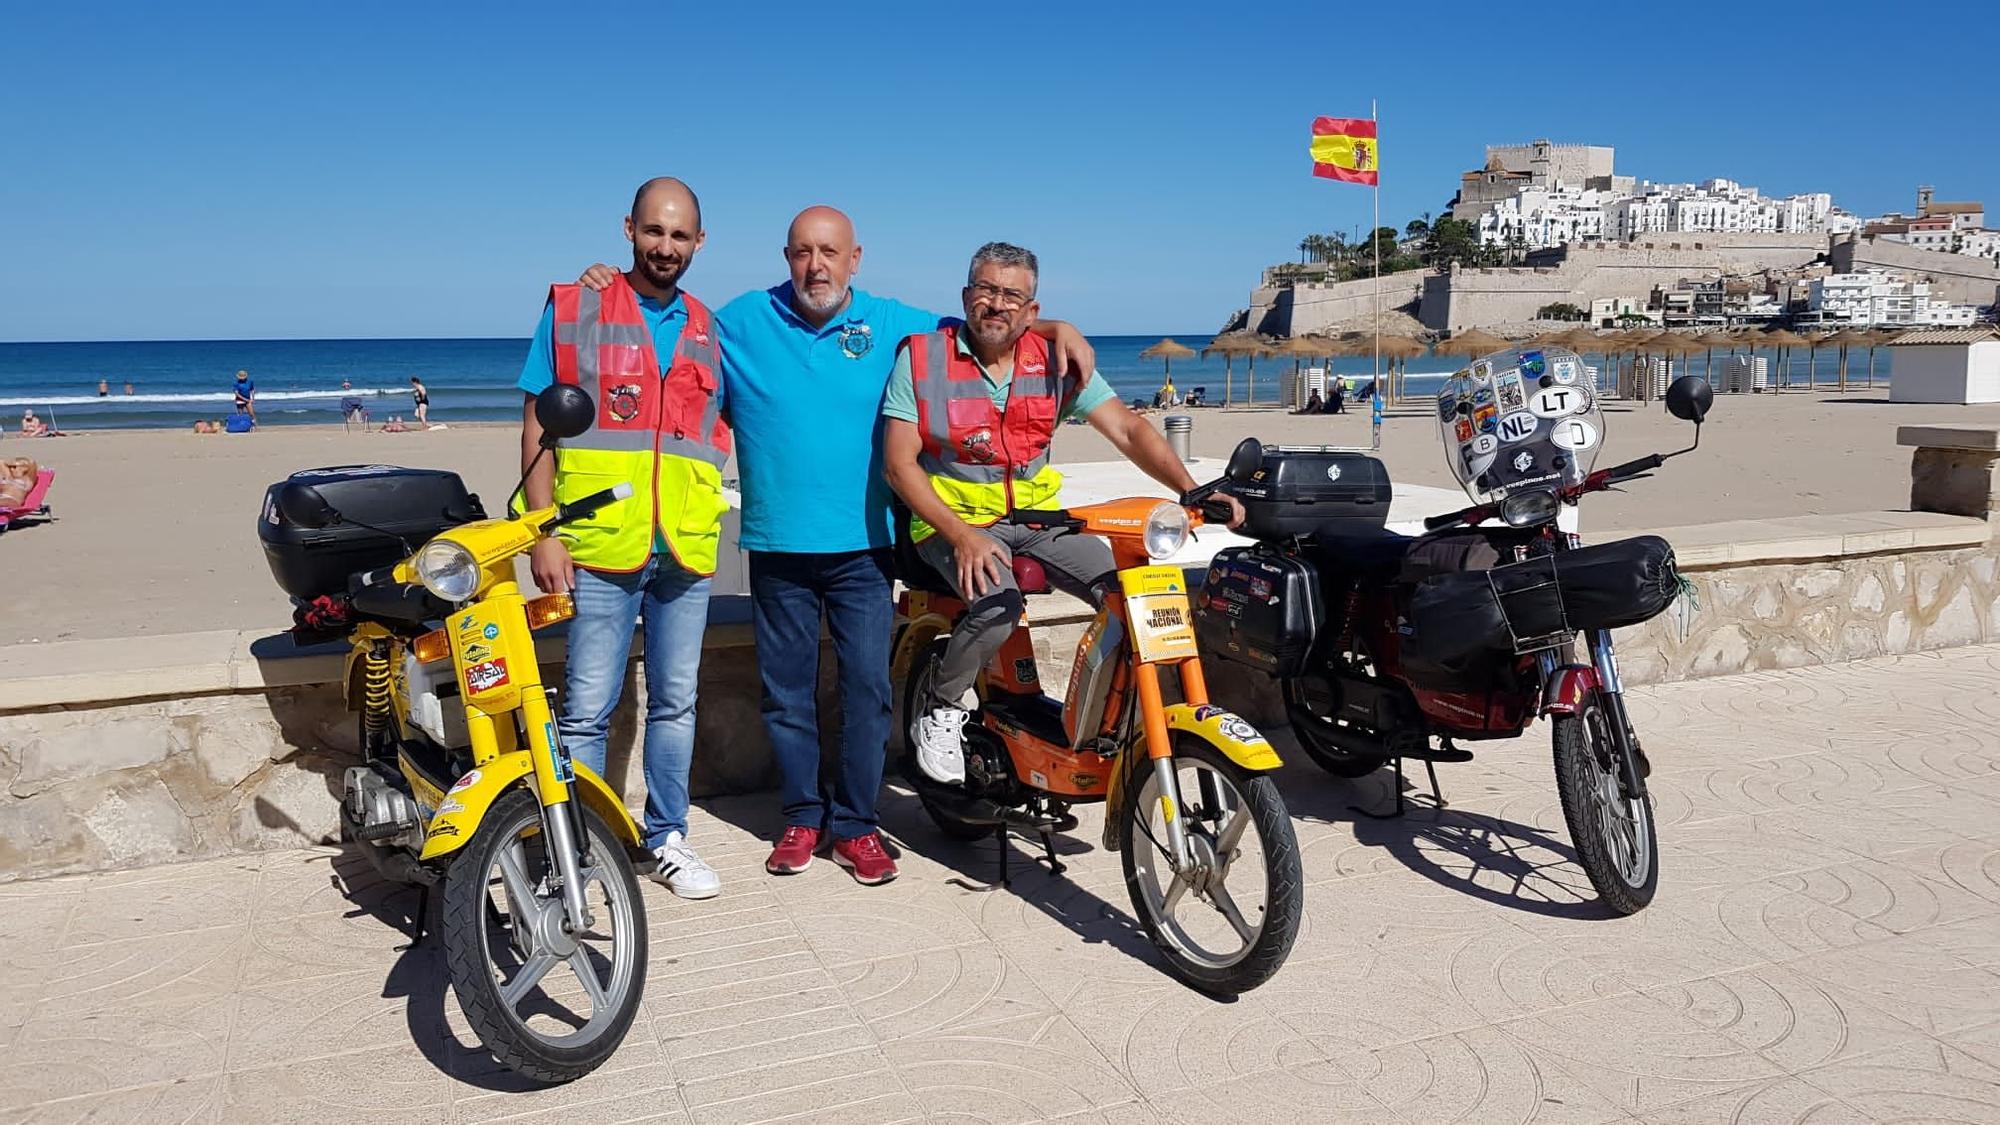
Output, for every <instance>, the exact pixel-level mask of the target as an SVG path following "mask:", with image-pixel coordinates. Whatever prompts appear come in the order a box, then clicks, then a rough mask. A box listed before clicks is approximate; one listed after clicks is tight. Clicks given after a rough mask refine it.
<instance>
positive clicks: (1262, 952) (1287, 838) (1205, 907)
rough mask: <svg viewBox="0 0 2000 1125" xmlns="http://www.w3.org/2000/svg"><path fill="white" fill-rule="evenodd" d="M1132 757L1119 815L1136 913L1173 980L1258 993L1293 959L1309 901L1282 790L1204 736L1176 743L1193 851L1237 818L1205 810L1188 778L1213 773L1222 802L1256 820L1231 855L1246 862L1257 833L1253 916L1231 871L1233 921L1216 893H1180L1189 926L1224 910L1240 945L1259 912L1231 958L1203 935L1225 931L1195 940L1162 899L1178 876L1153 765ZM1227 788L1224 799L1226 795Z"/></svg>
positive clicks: (1220, 991)
mask: <svg viewBox="0 0 2000 1125" xmlns="http://www.w3.org/2000/svg"><path fill="white" fill-rule="evenodd" d="M1127 753H1129V754H1134V755H1137V757H1136V758H1135V759H1134V761H1133V764H1132V766H1131V767H1130V768H1132V769H1134V770H1135V771H1136V772H1135V773H1134V775H1133V776H1131V777H1130V778H1128V779H1127V782H1128V784H1127V790H1126V797H1125V803H1124V806H1123V807H1122V808H1120V809H1118V810H1117V813H1116V815H1118V816H1119V817H1120V818H1122V820H1123V824H1122V827H1123V829H1124V837H1125V838H1124V846H1123V848H1122V855H1121V859H1122V861H1123V865H1124V870H1125V888H1126V890H1127V891H1128V892H1129V893H1130V894H1131V897H1132V910H1133V913H1134V914H1135V915H1136V916H1137V917H1138V919H1139V922H1140V924H1141V925H1142V926H1144V927H1145V929H1146V933H1147V935H1148V936H1149V937H1151V938H1152V940H1153V945H1154V947H1155V948H1157V949H1158V950H1159V951H1160V953H1161V955H1162V956H1163V957H1165V958H1166V962H1167V967H1168V969H1169V970H1171V971H1172V972H1173V974H1174V975H1175V976H1178V977H1180V978H1181V979H1182V980H1184V981H1187V982H1188V983H1189V984H1191V985H1193V986H1195V987H1196V988H1199V989H1201V990H1202V991H1204V992H1210V993H1214V994H1216V995H1219V996H1234V995H1236V994H1238V993H1242V992H1248V991H1250V990H1251V989H1253V988H1256V987H1257V986H1258V985H1260V984H1263V983H1264V982H1265V981H1267V980H1269V979H1271V976H1272V974H1274V973H1276V972H1277V971H1278V968H1279V967H1280V966H1282V965H1283V964H1284V963H1285V958H1286V957H1287V956H1289V955H1290V954H1291V951H1292V942H1293V941H1294V940H1295V939H1296V938H1297V937H1298V932H1299V916H1300V914H1301V913H1302V912H1303V910H1304V905H1305V877H1304V874H1303V873H1302V871H1301V869H1300V866H1299V844H1298V838H1297V836H1295V835H1294V834H1293V832H1292V820H1291V817H1290V815H1289V814H1287V813H1286V811H1285V801H1284V798H1283V797H1282V796H1280V795H1279V793H1278V787H1277V784H1276V783H1275V782H1273V781H1272V780H1271V778H1270V776H1269V775H1268V774H1261V773H1252V772H1250V771H1249V770H1246V769H1244V768H1243V767H1242V766H1239V765H1237V764H1236V763H1235V762H1232V761H1230V760H1229V758H1228V756H1227V755H1225V754H1223V753H1222V751H1220V750H1218V749H1216V748H1215V747H1213V746H1211V745H1209V744H1208V743H1206V742H1204V741H1202V740H1201V739H1198V738H1193V737H1191V736H1189V735H1186V734H1180V735H1176V736H1175V738H1174V760H1175V769H1176V774H1177V775H1178V777H1179V778H1180V781H1181V784H1182V787H1183V788H1182V793H1181V798H1182V803H1183V805H1185V806H1186V808H1184V809H1183V814H1184V815H1183V817H1182V821H1183V823H1185V824H1187V825H1188V826H1189V829H1190V831H1189V835H1190V837H1191V839H1190V841H1189V846H1190V848H1194V847H1195V846H1196V844H1195V840H1194V839H1192V837H1195V836H1197V835H1199V836H1201V838H1202V840H1203V850H1209V849H1208V845H1212V844H1214V843H1215V842H1216V841H1217V840H1218V838H1219V837H1220V836H1222V835H1226V834H1227V830H1228V824H1229V823H1231V822H1232V818H1227V817H1220V816H1218V814H1219V813H1226V812H1227V811H1228V809H1227V808H1225V809H1220V810H1218V809H1209V808H1206V807H1204V806H1205V804H1206V799H1205V798H1204V797H1202V796H1201V795H1200V794H1199V792H1195V793H1190V792H1189V791H1188V790H1187V788H1186V785H1187V781H1188V780H1189V779H1190V778H1195V779H1197V780H1198V779H1199V777H1200V775H1201V774H1202V773H1203V772H1204V771H1206V772H1209V773H1212V774H1213V775H1214V777H1215V780H1216V782H1217V789H1218V795H1220V796H1222V797H1223V804H1224V805H1225V806H1234V807H1235V808H1236V810H1237V815H1240V816H1247V817H1248V818H1249V819H1248V823H1247V824H1246V825H1245V826H1244V828H1245V829H1247V830H1248V831H1239V832H1238V833H1237V836H1238V842H1237V843H1236V845H1235V846H1234V847H1232V848H1231V849H1230V853H1231V855H1230V859H1231V862H1232V863H1233V861H1234V859H1236V858H1238V857H1240V856H1241V852H1242V847H1243V844H1242V842H1241V837H1242V836H1244V835H1248V834H1249V831H1254V832H1255V834H1256V837H1257V839H1256V843H1257V845H1258V850H1259V853H1260V854H1259V856H1258V859H1259V861H1260V862H1259V865H1260V866H1261V868H1262V871H1261V875H1262V878H1263V880H1264V900H1263V902H1262V903H1261V904H1259V905H1258V906H1257V907H1256V908H1255V909H1254V910H1246V909H1244V908H1242V907H1241V906H1240V905H1238V904H1236V903H1235V902H1234V892H1236V891H1238V890H1241V889H1244V888H1243V887H1242V886H1241V885H1240V884H1238V885H1236V886H1231V885H1230V880H1229V879H1228V878H1227V871H1226V869H1225V877H1224V879H1223V885H1224V887H1225V889H1226V890H1228V891H1229V892H1231V893H1230V899H1231V903H1230V904H1231V906H1232V908H1233V909H1235V910H1236V912H1237V918H1235V919H1231V918H1230V916H1229V914H1227V913H1225V912H1223V911H1222V909H1221V907H1220V906H1219V905H1217V904H1216V902H1215V900H1214V899H1213V898H1211V897H1209V896H1204V895H1197V894H1195V893H1194V892H1193V891H1189V890H1183V892H1182V893H1181V895H1180V897H1179V902H1178V910H1184V911H1191V912H1193V913H1195V914H1196V915H1197V917H1196V918H1194V919H1191V920H1192V921H1205V920H1208V915H1207V914H1203V913H1201V912H1203V911H1210V912H1213V913H1215V914H1218V915H1220V916H1221V917H1223V918H1224V919H1226V920H1228V921H1229V925H1230V926H1231V927H1232V928H1234V932H1235V933H1236V935H1237V937H1238V940H1239V941H1243V940H1244V935H1243V932H1242V931H1243V928H1244V927H1241V926H1237V922H1238V921H1239V920H1240V921H1241V922H1243V923H1246V924H1247V923H1249V922H1251V917H1250V915H1251V914H1253V913H1254V914H1256V915H1257V918H1256V922H1255V932H1254V935H1253V936H1251V937H1249V938H1248V943H1247V945H1244V946H1243V947H1242V948H1241V949H1240V950H1238V951H1235V952H1233V953H1211V952H1210V951H1209V950H1208V949H1207V948H1206V945H1205V943H1204V942H1203V940H1202V938H1203V937H1204V936H1205V934H1206V933H1213V932H1220V931H1219V930H1217V929H1216V928H1215V927H1214V926H1213V924H1212V922H1211V924H1210V925H1209V926H1208V927H1206V928H1205V932H1204V934H1203V935H1197V934H1195V933H1194V932H1192V931H1191V930H1190V928H1189V926H1188V925H1187V924H1186V922H1184V921H1183V920H1181V919H1180V917H1179V914H1178V911H1177V909H1176V908H1175V907H1174V906H1169V905H1166V903H1165V901H1164V900H1165V898H1166V897H1167V895H1166V891H1167V890H1168V885H1169V883H1170V882H1177V881H1178V880H1175V879H1174V878H1173V876H1172V874H1171V870H1170V869H1169V867H1168V864H1167V858H1166V854H1165V851H1164V849H1165V847H1166V837H1165V836H1164V834H1163V822H1162V821H1160V820H1159V819H1158V818H1157V817H1156V816H1155V814H1156V813H1157V812H1159V799H1158V792H1157V789H1156V786H1155V779H1154V775H1153V764H1152V762H1151V761H1150V760H1149V759H1147V758H1146V757H1145V756H1144V753H1143V751H1141V750H1140V749H1139V748H1138V747H1136V746H1135V747H1133V748H1132V749H1130V750H1128V751H1127ZM1189 767H1192V768H1189ZM1224 789H1226V790H1227V791H1228V794H1227V795H1222V793H1221V791H1222V790H1224Z"/></svg>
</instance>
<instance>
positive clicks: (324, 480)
mask: <svg viewBox="0 0 2000 1125" xmlns="http://www.w3.org/2000/svg"><path fill="white" fill-rule="evenodd" d="M289 479H290V480H294V481H298V482H300V483H302V484H310V485H312V486H313V487H314V488H317V489H318V490H319V494H320V495H321V496H324V497H325V498H326V501H327V503H329V504H331V505H333V508H334V510H335V511H338V512H339V513H340V514H341V516H342V522H340V523H337V524H334V525H333V526H331V527H323V528H309V527H300V526H298V525H297V524H294V523H292V522H291V521H290V520H288V519H286V518H285V515H284V513H283V512H281V511H279V510H278V490H279V489H280V488H282V487H284V485H285V484H286V481H279V482H278V483H277V484H274V485H272V486H271V487H270V488H269V489H267V490H265V492H264V508H263V511H262V512H261V513H260V515H259V517H258V520H257V538H258V539H259V540H261V541H262V542H263V544H264V559H265V561H266V562H268V563H269V564H270V565H271V576H272V577H273V578H276V579H277V580H278V585H279V586H280V587H282V588H283V589H284V591H285V592H286V593H287V594H290V595H292V596H293V597H295V598H303V599H306V600H311V599H312V598H315V597H319V596H320V595H322V594H342V593H346V592H347V579H348V576H349V575H352V574H355V573H357V572H359V571H364V570H374V569H376V568H378V567H384V566H389V565H392V564H394V563H397V562H400V561H402V560H403V559H404V558H405V557H407V556H408V555H409V554H410V553H411V552H413V551H415V550H416V549H417V548H418V547H421V546H423V544H424V541H425V540H427V539H429V538H430V537H431V536H433V535H436V534H437V533H438V532H440V531H444V530H446V529H448V528H453V527H457V526H458V525H459V524H462V523H470V522H471V521H473V520H481V519H485V518H486V512H485V509H483V508H481V507H480V504H479V497H477V496H474V495H472V494H471V493H469V492H467V491H466V490H465V482H464V481H462V480H460V479H459V477H458V474H457V473H452V472H446V471H444V470H442V469H405V468H400V467H398V466H395V465H338V466H334V467H332V468H325V469H305V470H302V471H300V472H296V473H293V474H292V475H291V477H290V478H289ZM364 524H366V525H368V526H365V527H364V526H362V525H364Z"/></svg>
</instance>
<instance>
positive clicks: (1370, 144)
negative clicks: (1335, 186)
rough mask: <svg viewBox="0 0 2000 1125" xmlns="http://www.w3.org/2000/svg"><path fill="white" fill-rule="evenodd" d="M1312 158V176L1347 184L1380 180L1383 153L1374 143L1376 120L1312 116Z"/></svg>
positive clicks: (1371, 182)
mask: <svg viewBox="0 0 2000 1125" xmlns="http://www.w3.org/2000/svg"><path fill="white" fill-rule="evenodd" d="M1312 158H1313V175H1315V176H1321V177H1324V178H1326V179H1329V180H1343V181H1345V182H1347V183H1350V184H1370V185H1374V184H1377V183H1379V182H1380V179H1379V176H1378V173H1379V172H1380V171H1381V166H1382V153H1381V151H1380V149H1379V148H1377V147H1376V143H1375V123H1374V122H1373V121H1370V120H1368V119H1367V118H1363V117H1315V118H1313V139H1312Z"/></svg>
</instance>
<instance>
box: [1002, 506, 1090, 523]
mask: <svg viewBox="0 0 2000 1125" xmlns="http://www.w3.org/2000/svg"><path fill="white" fill-rule="evenodd" d="M1000 522H1002V523H1012V524H1019V525H1020V526H1022V527H1081V526H1082V524H1083V521H1082V520H1080V519H1077V518H1076V517H1075V516H1072V515H1070V514H1069V509H1067V508H1016V509H1014V510H1013V511H1010V512H1008V513H1007V514H1006V515H1004V516H1002V517H1000Z"/></svg>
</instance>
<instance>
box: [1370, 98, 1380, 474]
mask: <svg viewBox="0 0 2000 1125" xmlns="http://www.w3.org/2000/svg"><path fill="white" fill-rule="evenodd" d="M1375 113H1376V108H1375V99H1374V98H1370V99H1368V120H1369V121H1371V122H1373V121H1375V120H1376V116H1375ZM1375 152H1376V159H1375V225H1374V226H1373V227H1370V228H1369V230H1368V242H1369V244H1370V245H1372V246H1373V247H1374V248H1375V390H1374V392H1373V393H1372V394H1371V395H1370V396H1369V397H1370V398H1372V399H1375V400H1376V406H1375V409H1374V410H1372V411H1371V412H1370V413H1372V414H1373V415H1374V416H1375V418H1376V419H1377V421H1376V423H1375V448H1377V449H1380V448H1382V423H1381V421H1380V419H1381V417H1382V414H1381V407H1380V403H1381V398H1382V159H1381V152H1382V134H1381V126H1380V125H1379V124H1377V126H1376V133H1375Z"/></svg>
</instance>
